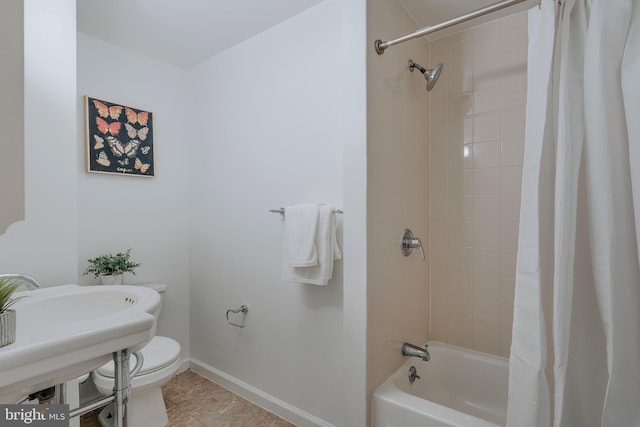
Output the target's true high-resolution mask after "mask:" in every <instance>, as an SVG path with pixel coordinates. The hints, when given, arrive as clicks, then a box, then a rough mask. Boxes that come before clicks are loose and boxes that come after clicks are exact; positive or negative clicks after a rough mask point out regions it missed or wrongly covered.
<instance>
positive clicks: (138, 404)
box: [98, 387, 169, 427]
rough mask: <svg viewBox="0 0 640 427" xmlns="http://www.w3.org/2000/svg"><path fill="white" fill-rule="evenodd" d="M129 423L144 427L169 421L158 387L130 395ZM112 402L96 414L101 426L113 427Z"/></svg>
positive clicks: (151, 426)
mask: <svg viewBox="0 0 640 427" xmlns="http://www.w3.org/2000/svg"><path fill="white" fill-rule="evenodd" d="M128 409H129V425H130V426H134V427H136V426H144V427H165V426H166V425H167V424H168V423H169V417H167V408H166V406H165V405H164V398H163V397H162V391H161V390H160V388H159V387H158V388H154V389H152V390H149V391H147V392H146V393H142V394H138V393H136V394H135V396H132V398H131V400H130V403H129V405H128ZM113 416H114V408H113V403H111V404H109V405H107V406H105V407H104V409H103V410H102V411H100V414H99V415H98V421H99V422H100V425H101V426H102V427H113Z"/></svg>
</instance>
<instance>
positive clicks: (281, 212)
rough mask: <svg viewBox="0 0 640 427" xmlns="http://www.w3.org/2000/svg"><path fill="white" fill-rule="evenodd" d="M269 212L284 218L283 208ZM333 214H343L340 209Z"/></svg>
mask: <svg viewBox="0 0 640 427" xmlns="http://www.w3.org/2000/svg"><path fill="white" fill-rule="evenodd" d="M269 212H271V213H278V214H280V215H282V218H284V208H280V209H269ZM333 213H337V214H341V213H344V212H342V211H341V210H340V209H336V210H335V211H333Z"/></svg>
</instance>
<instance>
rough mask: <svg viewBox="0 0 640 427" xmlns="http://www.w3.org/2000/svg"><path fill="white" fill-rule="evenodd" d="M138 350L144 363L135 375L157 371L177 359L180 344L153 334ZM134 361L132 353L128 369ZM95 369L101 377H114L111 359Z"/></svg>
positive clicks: (133, 364) (131, 367)
mask: <svg viewBox="0 0 640 427" xmlns="http://www.w3.org/2000/svg"><path fill="white" fill-rule="evenodd" d="M140 352H141V353H142V356H143V358H144V363H143V364H142V369H140V372H138V374H137V375H136V377H140V376H144V375H147V374H151V373H153V372H157V371H159V370H161V369H163V368H165V367H167V366H169V365H171V364H172V363H173V362H175V361H176V360H178V357H180V344H178V343H177V342H176V341H174V340H172V339H171V338H167V337H160V336H155V337H153V338H152V339H151V341H150V342H149V343H148V344H147V345H145V346H144V347H143V348H142V350H140ZM136 362H137V357H136V356H135V354H133V353H132V354H131V356H130V357H129V369H133V368H134V366H135V365H136ZM97 371H98V373H99V374H100V375H102V376H103V377H107V378H114V376H115V365H114V363H113V361H111V362H108V363H106V364H104V365H102V366H101V367H99V368H98V369H97Z"/></svg>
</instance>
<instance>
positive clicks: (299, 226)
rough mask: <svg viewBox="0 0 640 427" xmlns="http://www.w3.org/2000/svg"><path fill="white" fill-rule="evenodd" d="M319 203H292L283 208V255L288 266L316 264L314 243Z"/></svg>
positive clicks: (316, 257)
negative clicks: (292, 204)
mask: <svg viewBox="0 0 640 427" xmlns="http://www.w3.org/2000/svg"><path fill="white" fill-rule="evenodd" d="M318 208H319V205H317V204H316V205H294V206H289V207H287V208H285V210H284V216H285V227H284V248H285V251H284V256H285V262H286V265H287V266H289V267H310V266H314V265H318V253H317V251H316V245H315V235H316V228H317V225H318V213H319V209H318Z"/></svg>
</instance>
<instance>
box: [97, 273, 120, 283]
mask: <svg viewBox="0 0 640 427" xmlns="http://www.w3.org/2000/svg"><path fill="white" fill-rule="evenodd" d="M100 282H101V283H102V284H103V285H122V284H123V283H124V274H117V275H114V276H100Z"/></svg>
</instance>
